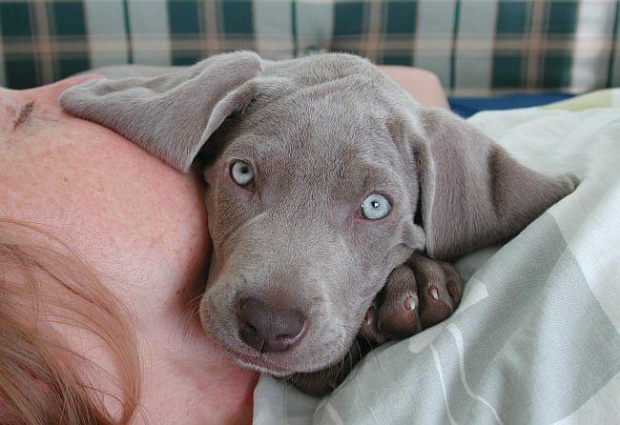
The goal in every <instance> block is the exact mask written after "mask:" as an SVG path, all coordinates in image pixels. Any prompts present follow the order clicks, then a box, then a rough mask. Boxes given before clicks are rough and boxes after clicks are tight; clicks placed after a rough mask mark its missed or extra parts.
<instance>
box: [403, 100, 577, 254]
mask: <svg viewBox="0 0 620 425" xmlns="http://www.w3.org/2000/svg"><path fill="white" fill-rule="evenodd" d="M421 114H422V125H423V127H424V130H425V133H426V134H425V136H424V137H423V138H424V139H425V140H422V141H419V142H417V143H416V145H415V146H414V149H415V151H416V152H415V153H416V155H417V161H418V169H419V177H420V190H421V195H420V196H421V197H420V199H421V217H422V227H423V228H424V231H425V232H426V237H427V247H426V249H427V254H428V255H429V256H430V257H431V258H435V259H452V258H455V257H458V256H460V255H463V254H465V253H468V252H471V251H473V250H475V249H478V248H481V247H484V246H487V245H492V244H494V243H498V242H502V241H505V240H506V239H508V238H510V237H512V236H514V235H516V234H517V233H518V232H519V231H520V230H522V229H523V228H525V227H526V226H527V225H528V224H529V223H530V222H532V221H533V220H534V219H535V218H536V217H538V216H539V215H540V214H542V213H543V212H544V211H545V209H547V208H548V207H550V206H551V205H552V204H554V203H555V202H557V201H558V200H560V199H561V198H562V197H564V196H566V195H567V194H569V193H571V192H572V191H573V190H574V189H575V184H576V179H575V178H572V177H571V176H561V177H558V178H554V177H548V176H544V175H542V174H539V173H537V172H535V171H533V170H530V169H528V168H526V167H524V166H523V165H521V164H519V163H518V162H517V161H516V160H515V159H514V158H512V157H511V156H510V155H509V154H508V153H507V152H506V151H505V150H504V149H503V148H502V147H500V146H499V145H497V144H496V143H494V142H493V141H492V140H491V139H489V138H488V137H486V136H485V135H484V134H482V133H481V132H479V131H478V130H477V129H475V128H474V127H473V126H472V125H470V124H469V123H467V122H465V121H464V120H462V119H460V118H457V117H456V116H454V115H453V114H452V113H450V112H447V111H443V110H440V109H435V108H428V109H422V113H421Z"/></svg>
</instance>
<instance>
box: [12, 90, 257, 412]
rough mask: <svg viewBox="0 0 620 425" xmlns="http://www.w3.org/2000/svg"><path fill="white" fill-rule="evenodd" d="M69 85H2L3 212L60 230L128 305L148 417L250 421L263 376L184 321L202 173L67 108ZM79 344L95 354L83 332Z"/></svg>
mask: <svg viewBox="0 0 620 425" xmlns="http://www.w3.org/2000/svg"><path fill="white" fill-rule="evenodd" d="M64 87H66V84H63V85H62V86H60V87H58V86H47V87H44V88H41V89H37V90H31V91H24V92H11V91H8V90H3V91H2V92H1V93H0V108H3V109H4V108H6V109H7V110H9V111H11V113H12V114H13V115H11V114H9V116H7V117H5V119H4V121H3V123H5V124H8V125H4V126H2V130H3V131H2V133H1V134H2V137H1V138H0V217H9V218H13V219H17V220H24V221H30V222H35V223H40V224H41V225H42V226H43V227H44V228H45V229H46V230H48V231H51V232H52V233H54V234H56V235H57V236H59V237H61V239H62V240H63V241H64V242H65V243H67V244H68V245H69V246H71V247H72V248H73V249H74V250H75V251H77V253H78V254H79V255H81V256H82V257H83V258H85V259H86V260H87V261H89V263H90V264H91V265H93V266H95V268H96V269H97V270H98V271H100V276H101V278H102V280H103V283H104V284H105V285H106V286H107V287H108V288H109V289H110V290H111V291H112V292H114V293H115V295H117V297H118V298H119V299H121V300H123V301H124V302H125V304H126V307H127V308H129V310H130V313H131V314H132V316H133V318H134V319H135V323H136V328H137V331H138V338H139V346H140V351H141V355H142V361H143V363H144V365H145V380H144V383H143V403H144V408H145V410H146V412H147V415H148V417H149V423H153V424H168V423H180V422H182V423H230V422H233V423H249V422H250V421H251V408H252V406H251V396H252V391H253V388H254V385H255V381H256V375H255V373H253V372H250V371H247V370H244V369H242V368H240V367H239V366H237V365H234V364H232V363H231V362H230V361H229V360H228V357H227V356H226V354H225V353H223V352H222V351H221V350H220V349H218V348H217V347H215V346H214V345H213V343H212V341H211V339H210V338H209V336H208V335H205V333H204V332H203V330H202V328H201V327H200V324H199V322H198V321H197V319H196V320H193V321H189V322H188V321H187V320H186V317H187V314H188V309H187V303H188V301H189V298H191V297H192V296H194V295H195V294H194V293H195V292H196V290H197V289H196V288H197V287H199V286H200V284H201V280H202V279H201V277H202V276H203V274H204V273H205V270H204V268H205V264H207V263H208V261H207V259H208V255H209V239H208V234H207V231H206V215H205V212H204V208H203V201H202V196H203V195H202V191H203V185H202V182H201V179H200V178H199V177H198V176H197V175H196V174H195V173H192V174H190V175H188V176H184V175H182V174H181V173H178V172H176V171H174V170H173V169H172V168H170V167H168V166H166V165H165V164H163V163H162V162H160V161H159V160H157V159H155V158H153V157H151V156H150V155H148V154H147V153H145V152H144V151H142V150H141V149H139V148H138V147H136V146H134V145H133V144H131V143H129V142H128V141H126V140H125V139H123V138H122V137H120V136H118V135H117V134H115V133H113V132H111V131H109V130H107V129H105V128H103V127H100V126H97V125H95V124H92V123H89V122H86V121H82V120H79V119H76V118H73V117H70V116H68V115H65V114H64V113H62V112H61V110H60V108H59V107H58V106H57V105H56V103H55V98H56V97H57V94H58V93H59V92H60V90H61V89H62V88H64ZM32 101H34V102H35V103H34V107H33V109H32V111H31V112H32V113H31V116H30V118H28V119H27V121H24V122H23V123H22V125H20V126H18V128H17V129H14V131H13V128H12V123H13V122H14V120H15V115H14V113H15V112H17V114H19V108H20V107H21V105H24V104H28V103H29V102H32ZM6 136H8V137H6ZM7 140H11V142H10V143H8V142H7ZM171 194H174V196H171ZM181 224H182V225H181ZM185 329H187V330H185ZM68 332H71V331H70V330H68ZM69 335H71V334H69ZM75 335H76V336H75V337H76V338H78V335H77V334H75ZM76 341H77V340H76ZM93 344H94V342H93ZM74 348H76V349H78V350H79V351H81V352H82V351H83V352H84V353H85V354H86V356H87V357H88V356H89V355H90V356H92V355H93V353H94V352H96V351H97V350H93V348H94V347H93V346H89V345H88V343H83V342H82V341H80V343H79V344H78V345H76V347H74ZM100 354H101V353H97V354H95V356H98V355H100ZM96 358H97V357H96ZM104 359H105V357H104ZM98 362H99V363H100V364H101V365H102V366H103V367H104V368H107V369H108V370H110V371H113V370H114V369H113V367H112V365H111V364H109V362H108V361H106V360H104V361H101V360H100V359H98ZM112 392H113V391H112ZM214 393H217V394H218V397H214V396H213V394H214ZM180 418H182V420H181V419H180Z"/></svg>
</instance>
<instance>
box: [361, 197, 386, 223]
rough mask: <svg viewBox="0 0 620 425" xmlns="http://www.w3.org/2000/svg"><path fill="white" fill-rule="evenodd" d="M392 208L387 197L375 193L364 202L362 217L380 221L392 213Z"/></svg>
mask: <svg viewBox="0 0 620 425" xmlns="http://www.w3.org/2000/svg"><path fill="white" fill-rule="evenodd" d="M391 209H392V206H391V205H390V201H388V200H387V199H386V197H385V196H383V195H379V194H378V193H373V194H372V195H370V196H369V197H368V198H366V199H364V202H362V216H363V217H364V218H365V219H368V220H379V219H380V218H383V217H385V216H386V215H388V214H389V213H390V210H391Z"/></svg>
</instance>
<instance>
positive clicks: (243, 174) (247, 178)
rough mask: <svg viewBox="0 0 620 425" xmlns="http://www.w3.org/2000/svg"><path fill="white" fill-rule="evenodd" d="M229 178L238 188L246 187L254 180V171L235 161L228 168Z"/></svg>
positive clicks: (241, 162) (243, 163)
mask: <svg viewBox="0 0 620 425" xmlns="http://www.w3.org/2000/svg"><path fill="white" fill-rule="evenodd" d="M230 176H231V177H232V179H233V181H234V182H235V183H237V184H238V185H239V186H247V185H248V184H250V183H252V181H253V180H254V170H252V168H251V167H250V166H249V165H248V164H246V163H245V162H243V161H235V162H233V164H232V165H231V167H230Z"/></svg>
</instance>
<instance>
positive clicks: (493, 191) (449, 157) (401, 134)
mask: <svg viewBox="0 0 620 425" xmlns="http://www.w3.org/2000/svg"><path fill="white" fill-rule="evenodd" d="M111 72H112V71H111ZM133 72H135V70H134V71H133ZM148 72H150V73H151V74H150V75H151V76H149V77H133V78H129V79H122V80H118V81H113V80H110V79H104V80H98V81H90V82H88V83H85V84H84V85H81V86H78V87H74V88H71V89H69V90H68V91H66V92H65V93H64V94H63V95H62V96H61V98H60V102H61V105H62V106H63V107H64V108H65V109H66V110H67V111H69V112H71V113H72V114H75V115H77V116H79V117H82V118H85V119H88V120H91V121H94V122H97V123H100V124H103V125H105V126H107V127H109V128H111V129H113V130H115V131H117V132H119V133H121V134H123V135H124V136H125V137H127V138H128V139H130V140H133V141H134V142H136V143H138V144H139V145H141V146H142V147H144V148H145V149H147V150H148V151H149V152H151V153H153V154H154V155H157V156H158V157H160V158H161V159H163V160H164V161H166V162H167V163H169V164H170V165H172V166H173V167H175V168H177V169H179V170H181V171H187V169H188V168H189V166H190V164H191V163H192V162H193V160H194V159H195V157H196V155H197V154H198V152H199V150H200V149H202V150H203V152H204V154H205V156H206V157H207V161H208V163H207V168H206V171H205V178H206V181H207V183H208V190H207V194H206V205H207V209H208V214H209V231H210V234H211V236H212V238H213V243H214V254H213V259H212V264H211V272H210V276H209V281H208V284H207V289H206V292H205V296H204V297H203V300H202V304H201V309H200V312H201V320H202V322H203V324H204V326H205V328H206V329H207V330H208V331H209V332H210V333H211V334H212V335H213V336H214V337H215V338H216V339H217V340H218V341H220V342H221V343H222V344H223V345H224V346H225V347H226V348H227V349H228V350H229V351H230V352H231V353H232V354H233V356H235V357H236V358H237V359H238V361H240V362H241V363H243V364H246V365H249V366H251V367H253V368H255V369H259V370H263V371H267V372H269V373H272V374H274V375H280V376H281V375H287V374H289V373H291V372H310V371H315V370H319V369H322V368H324V367H326V366H327V365H330V364H333V363H334V362H335V361H337V360H339V359H340V358H342V357H343V356H344V355H345V354H346V352H347V350H348V349H349V347H350V345H351V343H352V341H353V339H354V337H355V336H356V334H357V331H358V329H359V328H360V324H361V323H362V320H363V319H364V315H365V313H366V310H367V309H368V307H369V306H370V304H371V302H372V300H373V298H374V297H375V295H376V294H377V293H378V291H379V290H380V289H381V288H382V286H383V285H384V283H385V281H386V279H387V277H388V275H389V274H390V272H391V271H392V270H393V269H395V268H396V267H398V266H399V265H401V264H403V263H404V262H405V261H407V260H408V259H409V258H410V257H411V256H412V253H413V252H416V251H426V253H427V255H428V256H429V257H430V258H433V259H437V260H444V259H451V258H454V257H456V256H459V255H462V254H464V253H467V252H470V251H472V250H474V249H477V248H480V247H483V246H486V245H490V244H494V243H498V242H503V241H505V240H507V239H508V238H510V237H512V236H514V235H515V234H516V233H518V232H519V231H520V230H522V229H523V228H524V227H525V226H526V225H527V224H528V223H529V222H531V221H532V220H533V219H535V218H536V217H537V216H538V215H540V214H541V213H542V212H543V211H544V210H545V209H546V208H548V207H549V206H550V205H552V204H553V203H555V202H556V201H558V200H559V199H561V198H562V197H564V196H566V195H567V194H569V193H570V192H571V191H572V190H573V189H574V187H575V186H574V182H573V181H572V180H571V179H570V178H568V177H565V176H564V177H560V178H552V177H546V176H543V175H540V174H538V173H535V172H533V171H531V170H529V169H527V168H525V167H523V166H521V165H519V164H518V163H517V162H515V161H514V160H513V159H512V158H510V156H509V155H508V154H507V153H506V152H505V151H504V150H503V149H502V148H500V147H499V146H498V145H496V144H495V143H493V142H492V141H491V140H489V139H488V138H487V137H486V136H484V135H483V134H481V133H480V132H478V131H477V130H476V129H474V128H473V127H472V126H470V125H469V124H468V123H467V122H465V121H463V120H461V119H459V118H457V117H456V116H454V115H452V114H451V113H449V112H445V111H442V110H437V109H428V108H423V107H421V106H420V105H419V104H417V103H416V102H415V101H414V100H413V99H411V98H410V97H409V96H408V95H407V94H406V93H405V92H404V91H402V90H401V89H400V88H399V87H398V86H396V84H394V83H393V82H392V81H391V80H390V79H389V78H387V77H386V76H384V75H383V74H382V73H381V72H379V71H378V70H377V68H376V67H374V66H373V65H372V64H371V63H370V62H369V61H367V60H364V59H361V58H359V57H355V56H351V55H346V54H325V55H316V56H312V57H309V58H302V59H295V60H287V61H280V62H272V61H265V60H262V59H260V58H259V57H258V56H257V55H256V54H254V53H251V52H236V53H232V54H226V55H218V56H215V57H212V58H210V59H207V60H205V61H203V62H200V63H198V64H196V65H194V66H193V67H190V68H187V69H182V70H175V71H171V72H167V73H164V74H161V75H155V76H153V74H157V72H155V71H152V70H151V71H148ZM226 117H229V118H228V119H226V120H225V118H226ZM233 159H241V160H244V161H246V162H248V163H249V164H251V165H252V166H253V167H254V169H255V170H256V180H255V190H254V191H253V192H248V191H246V190H245V189H242V188H240V187H238V186H236V185H235V184H234V183H233V182H232V180H231V178H230V175H229V166H230V162H231V160H233ZM373 192H378V193H382V194H385V195H387V196H388V197H389V198H390V199H391V201H392V211H391V213H390V215H388V216H387V217H386V218H384V219H383V220H381V221H377V222H366V221H364V220H361V219H357V218H355V212H356V210H357V209H358V208H359V206H360V204H361V202H362V201H363V199H364V198H365V197H366V196H367V195H368V194H370V193H373ZM419 205H420V206H421V211H420V212H419V213H420V214H419V216H420V217H421V220H417V221H416V213H417V212H418V211H417V210H418V206H419ZM240 297H255V298H257V299H261V300H264V301H265V302H267V303H268V304H270V305H274V307H275V306H283V305H285V306H286V307H287V308H293V309H297V310H300V311H303V312H304V314H305V315H306V316H307V318H308V328H307V330H306V332H305V335H304V337H303V339H302V340H301V341H300V342H299V344H296V345H294V346H293V347H292V348H291V349H290V350H288V351H284V352H274V353H262V354H257V352H256V351H255V350H253V349H251V348H250V347H248V346H247V345H246V344H244V343H243V341H241V339H240V338H239V335H238V323H237V320H236V318H235V313H234V310H235V307H234V306H235V303H236V302H237V300H238V299H239V298H240Z"/></svg>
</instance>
